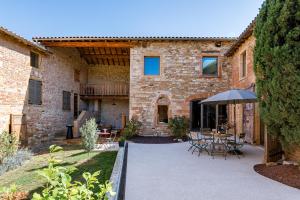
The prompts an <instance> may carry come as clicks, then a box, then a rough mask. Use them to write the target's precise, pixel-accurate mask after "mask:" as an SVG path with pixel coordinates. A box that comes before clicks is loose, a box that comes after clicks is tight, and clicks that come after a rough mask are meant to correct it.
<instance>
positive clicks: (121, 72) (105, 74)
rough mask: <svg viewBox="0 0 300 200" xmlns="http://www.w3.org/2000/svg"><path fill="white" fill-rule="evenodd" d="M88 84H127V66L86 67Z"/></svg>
mask: <svg viewBox="0 0 300 200" xmlns="http://www.w3.org/2000/svg"><path fill="white" fill-rule="evenodd" d="M88 66H89V67H88V83H89V84H101V83H102V82H125V83H128V84H129V66H117V65H108V66H106V65H88Z"/></svg>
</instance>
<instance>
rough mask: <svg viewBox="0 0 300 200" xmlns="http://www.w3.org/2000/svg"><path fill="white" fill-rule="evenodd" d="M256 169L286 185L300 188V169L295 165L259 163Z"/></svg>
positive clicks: (261, 173)
mask: <svg viewBox="0 0 300 200" xmlns="http://www.w3.org/2000/svg"><path fill="white" fill-rule="evenodd" d="M254 170H255V171H256V172H257V173H259V174H260V175H263V176H265V177H268V178H270V179H273V180H275V181H278V182H280V183H283V184H285V185H288V186H291V187H295V188H298V189H300V169H299V166H295V165H275V166H266V165H265V164H258V165H255V166H254Z"/></svg>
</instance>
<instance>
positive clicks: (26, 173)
mask: <svg viewBox="0 0 300 200" xmlns="http://www.w3.org/2000/svg"><path fill="white" fill-rule="evenodd" d="M63 148H64V151H63V152H57V153H55V154H54V155H55V157H57V158H58V159H61V160H63V162H62V163H61V164H60V165H62V166H65V167H66V166H75V167H76V168H77V169H78V170H77V171H75V172H74V173H73V174H72V177H73V179H75V180H78V179H79V177H80V176H81V174H82V172H83V171H87V172H91V173H93V172H95V171H98V170H100V171H101V174H100V176H99V177H98V179H99V182H100V183H104V182H105V181H106V180H109V178H110V175H111V173H112V169H113V166H114V163H115V159H116V156H117V152H116V151H110V152H91V153H87V152H85V151H84V150H83V149H82V148H81V146H80V145H66V146H63ZM48 158H49V154H48V153H45V154H38V155H35V156H34V157H33V158H32V159H31V160H30V161H28V162H26V163H25V164H24V165H23V166H21V167H19V168H18V169H15V170H12V171H9V172H7V173H5V174H3V175H2V176H0V187H3V186H6V187H7V186H9V185H11V184H16V186H17V188H18V191H22V192H26V193H27V194H28V195H29V196H31V195H32V194H33V193H34V192H39V191H41V190H42V188H43V185H44V184H45V180H44V179H43V178H41V177H40V176H39V175H38V174H37V171H38V170H40V169H43V168H45V167H46V166H47V164H48V163H47V159H48Z"/></svg>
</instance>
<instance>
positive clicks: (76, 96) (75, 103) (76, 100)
mask: <svg viewBox="0 0 300 200" xmlns="http://www.w3.org/2000/svg"><path fill="white" fill-rule="evenodd" d="M73 105H74V119H76V118H77V117H78V94H77V93H74V104H73Z"/></svg>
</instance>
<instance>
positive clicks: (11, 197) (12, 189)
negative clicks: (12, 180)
mask: <svg viewBox="0 0 300 200" xmlns="http://www.w3.org/2000/svg"><path fill="white" fill-rule="evenodd" d="M0 199H1V200H21V199H28V194H27V193H26V192H22V191H19V189H18V188H17V186H16V185H15V184H12V185H10V186H9V187H1V188H0Z"/></svg>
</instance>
